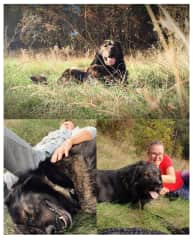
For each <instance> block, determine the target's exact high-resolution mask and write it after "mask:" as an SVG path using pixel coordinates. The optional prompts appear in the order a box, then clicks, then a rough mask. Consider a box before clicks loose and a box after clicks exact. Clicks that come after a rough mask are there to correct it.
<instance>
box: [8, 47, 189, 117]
mask: <svg viewBox="0 0 193 240" xmlns="http://www.w3.org/2000/svg"><path fill="white" fill-rule="evenodd" d="M173 50H174V49H173ZM168 51H169V50H168ZM170 51H171V50H170ZM168 54H169V53H168ZM171 54H173V53H172V52H171ZM186 59H187V55H186V53H185V52H182V51H180V52H179V51H176V52H175V60H176V62H175V67H174V66H173V64H174V63H173V62H171V61H169V59H168V58H167V55H166V53H165V52H164V51H159V50H156V49H154V50H152V51H147V52H144V53H141V52H139V53H136V54H135V56H134V55H130V56H126V58H125V60H126V66H127V69H128V72H129V77H128V85H127V86H126V87H125V86H122V85H114V86H111V87H106V86H104V84H103V83H101V82H100V81H97V80H94V79H93V81H90V82H85V83H84V84H80V85H79V84H76V83H70V84H69V85H67V86H65V87H61V86H58V85H57V83H56V82H57V79H58V78H59V77H60V75H61V74H62V72H63V71H64V70H65V69H67V68H69V67H76V68H80V69H86V68H87V67H88V66H89V64H90V63H91V61H92V57H88V56H83V57H79V58H75V57H69V58H67V59H62V58H61V57H57V56H55V55H53V54H52V55H51V54H49V55H41V54H39V55H38V54H34V55H33V56H32V55H30V53H27V52H26V53H25V54H19V55H17V56H12V57H11V56H9V57H6V58H5V61H4V116H5V118H62V117H67V118H79V119H80V118H84V119H90V118H101V119H103V118H119V117H129V118H138V117H142V118H184V117H187V116H188V102H189V87H188V81H189V70H188V63H187V62H186ZM176 69H177V73H176ZM36 74H44V75H45V76H46V77H47V79H48V85H46V86H43V85H35V84H33V83H32V81H31V80H30V76H32V75H36Z"/></svg>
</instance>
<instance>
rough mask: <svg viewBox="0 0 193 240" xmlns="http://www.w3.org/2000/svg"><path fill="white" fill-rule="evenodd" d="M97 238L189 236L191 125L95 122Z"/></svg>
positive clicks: (175, 121)
mask: <svg viewBox="0 0 193 240" xmlns="http://www.w3.org/2000/svg"><path fill="white" fill-rule="evenodd" d="M96 127H97V177H96V182H97V184H96V186H97V189H96V193H97V229H98V233H99V234H189V121H188V120H187V119H152V120H146V119H122V120H98V121H97V123H96Z"/></svg>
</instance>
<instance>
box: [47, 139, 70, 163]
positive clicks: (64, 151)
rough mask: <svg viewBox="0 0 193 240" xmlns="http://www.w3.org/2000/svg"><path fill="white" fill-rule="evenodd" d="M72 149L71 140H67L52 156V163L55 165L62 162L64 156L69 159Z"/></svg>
mask: <svg viewBox="0 0 193 240" xmlns="http://www.w3.org/2000/svg"><path fill="white" fill-rule="evenodd" d="M71 148H72V141H71V139H67V140H66V141H65V142H64V143H63V144H62V145H61V146H60V147H59V148H57V149H56V150H55V152H54V153H53V155H52V158H51V162H52V163H55V162H57V161H60V160H62V158H63V156H65V157H68V155H69V151H70V149H71Z"/></svg>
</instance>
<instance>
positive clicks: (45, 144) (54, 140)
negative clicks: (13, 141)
mask: <svg viewBox="0 0 193 240" xmlns="http://www.w3.org/2000/svg"><path fill="white" fill-rule="evenodd" d="M84 130H87V131H89V132H90V134H91V135H92V138H95V137H96V128H95V127H84V128H79V127H76V128H74V129H72V130H66V129H63V128H61V129H58V130H55V131H52V132H50V133H49V134H48V135H47V136H45V137H44V138H43V139H42V140H41V141H40V142H39V143H38V144H36V145H35V146H34V147H33V149H34V150H35V151H37V152H39V156H40V158H41V160H45V159H46V158H47V157H50V156H51V155H52V153H53V152H54V151H55V150H56V149H57V148H58V147H60V146H61V145H62V144H63V143H64V141H65V140H66V139H69V138H70V137H72V136H75V135H76V134H78V133H80V132H81V131H84Z"/></svg>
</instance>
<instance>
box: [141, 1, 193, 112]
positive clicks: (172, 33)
mask: <svg viewBox="0 0 193 240" xmlns="http://www.w3.org/2000/svg"><path fill="white" fill-rule="evenodd" d="M146 9H147V12H148V14H149V16H150V18H151V20H152V23H153V25H154V28H155V31H156V32H157V35H158V37H159V40H160V44H161V46H162V47H163V54H164V56H165V64H167V66H169V67H170V68H171V69H172V71H173V73H174V76H175V81H176V82H175V84H174V85H173V86H172V87H171V88H169V89H168V90H167V92H169V91H173V90H174V91H176V93H177V95H178V101H179V105H180V111H181V116H182V117H184V112H185V109H184V108H185V107H186V106H185V104H184V102H185V101H184V100H185V99H186V91H185V87H184V84H185V82H186V81H188V79H186V81H182V79H181V75H180V72H179V65H178V63H179V61H178V57H179V50H180V52H181V53H183V58H181V61H182V62H183V64H184V67H185V68H186V70H187V71H188V70H189V41H188V36H185V34H184V33H183V32H182V31H181V30H180V28H179V26H178V25H177V23H176V22H175V21H174V19H172V18H171V17H170V15H169V13H168V12H167V11H166V10H165V9H164V8H162V7H160V9H161V12H162V13H163V17H161V18H160V19H157V18H156V16H155V14H154V13H153V11H152V8H151V7H150V6H149V5H147V6H146ZM163 29H166V30H167V33H168V34H167V40H166V38H165V35H164V33H163ZM179 42H181V44H180V45H179ZM167 92H166V93H164V94H167ZM144 96H145V98H146V100H147V102H149V103H150V102H151V100H152V98H151V97H150V94H149V93H147V91H145V93H144ZM161 98H162V96H160V98H159V99H157V103H156V104H155V107H159V102H160V100H161ZM150 104H151V103H150Z"/></svg>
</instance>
